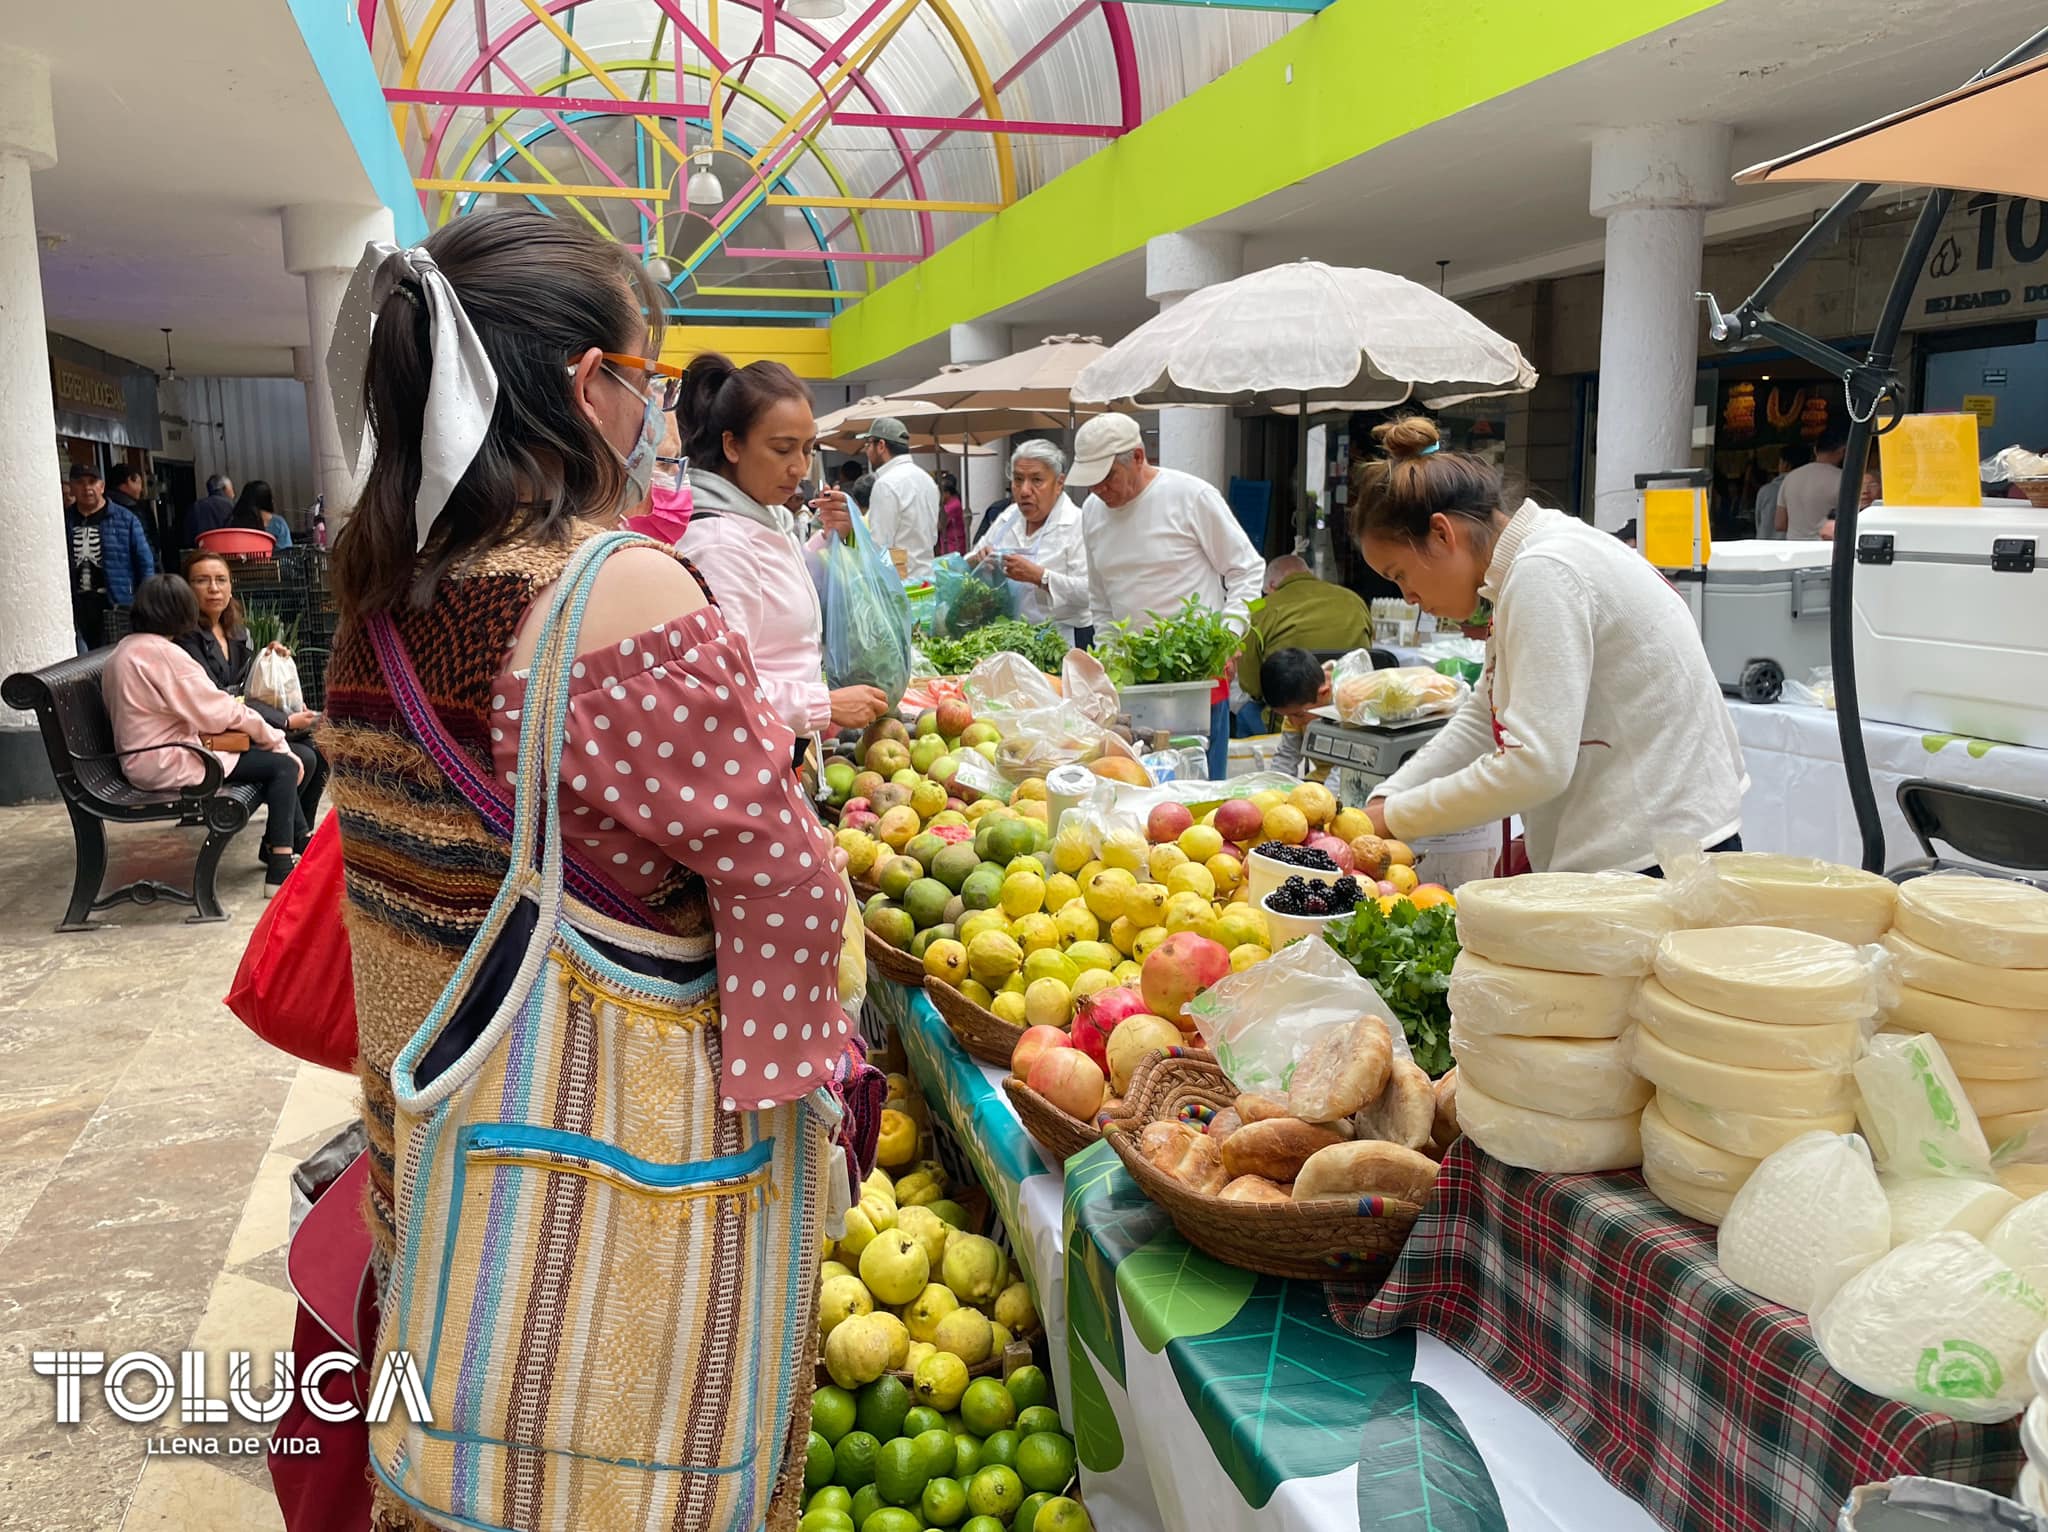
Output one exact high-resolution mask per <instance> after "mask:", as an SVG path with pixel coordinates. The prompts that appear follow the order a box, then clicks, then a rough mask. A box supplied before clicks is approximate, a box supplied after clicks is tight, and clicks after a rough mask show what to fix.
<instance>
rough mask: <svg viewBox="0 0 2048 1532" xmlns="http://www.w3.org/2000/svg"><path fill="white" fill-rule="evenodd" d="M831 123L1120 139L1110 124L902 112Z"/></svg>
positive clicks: (841, 117)
mask: <svg viewBox="0 0 2048 1532" xmlns="http://www.w3.org/2000/svg"><path fill="white" fill-rule="evenodd" d="M832 120H833V121H834V122H836V123H838V124H839V125H840V126H841V127H847V128H911V129H914V130H917V131H919V132H933V133H1017V134H1022V135H1026V136H1029V135H1033V134H1036V135H1038V136H1040V137H1044V138H1121V137H1122V136H1123V131H1124V130H1123V128H1122V127H1121V126H1119V125H1118V124H1116V123H1113V122H1035V121H1032V120H1030V119H1028V118H1018V117H999V118H996V119H994V120H990V119H988V118H985V117H913V116H909V115H906V114H905V113H902V112H835V113H834V114H833V116H832Z"/></svg>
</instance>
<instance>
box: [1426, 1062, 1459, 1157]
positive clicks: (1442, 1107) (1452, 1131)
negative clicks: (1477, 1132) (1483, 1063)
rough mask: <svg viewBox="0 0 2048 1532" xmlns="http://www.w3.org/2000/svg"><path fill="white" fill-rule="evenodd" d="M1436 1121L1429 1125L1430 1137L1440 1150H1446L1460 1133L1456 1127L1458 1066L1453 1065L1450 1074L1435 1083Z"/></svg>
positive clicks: (1456, 1139)
mask: <svg viewBox="0 0 2048 1532" xmlns="http://www.w3.org/2000/svg"><path fill="white" fill-rule="evenodd" d="M1435 1091H1436V1121H1435V1122H1434V1123H1432V1124H1431V1125H1430V1137H1431V1138H1433V1139H1435V1140H1436V1142H1437V1145H1438V1146H1439V1147H1440V1148H1444V1149H1448V1148H1450V1147H1451V1145H1452V1144H1454V1143H1456V1142H1457V1141H1458V1134H1459V1133H1460V1132H1461V1131H1462V1130H1461V1129H1460V1128H1459V1127H1458V1066H1457V1065H1455V1064H1453V1065H1452V1066H1451V1068H1450V1072H1449V1073H1447V1074H1445V1075H1444V1076H1443V1077H1442V1078H1440V1079H1439V1080H1438V1081H1437V1082H1436V1086H1435Z"/></svg>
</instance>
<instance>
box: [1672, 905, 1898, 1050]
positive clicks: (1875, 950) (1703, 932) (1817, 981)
mask: <svg viewBox="0 0 2048 1532" xmlns="http://www.w3.org/2000/svg"><path fill="white" fill-rule="evenodd" d="M1655 966H1656V971H1657V980H1658V982H1659V983H1660V984H1662V985H1663V986H1664V988H1666V989H1667V990H1669V991H1670V992H1671V993H1672V994H1674V995H1676V996H1677V997H1678V998H1679V999H1681V1000H1683V1001H1685V1002H1687V1003H1688V1004H1690V1005H1696V1006H1698V1007H1700V1008H1701V1009H1702V1010H1706V1011H1711V1012H1713V1013H1714V1014H1715V1015H1717V1016H1735V1017H1742V1018H1744V1019H1746V1020H1750V1021H1762V1022H1770V1023H1774V1024H1784V1025H1788V1026H1824V1025H1828V1024H1832V1023H1841V1022H1849V1023H1854V1024H1855V1025H1858V1026H1861V1027H1862V1028H1864V1030H1865V1031H1875V1030H1876V1029H1877V1023H1878V1018H1879V1016H1880V1014H1881V1013H1882V1012H1883V1011H1884V1009H1885V1008H1886V1007H1887V1006H1888V1005H1889V1004H1890V1003H1891V1000H1892V998H1893V994H1894V990H1893V989H1892V981H1891V958H1890V956H1889V955H1888V954H1887V953H1886V952H1885V950H1884V948H1882V947H1879V946H1876V945H1872V946H1868V947H1852V946H1850V945H1849V944H1848V943H1847V942H1840V941H1836V940H1835V939H1834V938H1833V937H1828V936H1815V935H1813V934H1812V933H1811V932H1807V931H1788V930H1785V929H1783V928H1781V927H1777V926H1703V927H1699V928H1696V929H1693V930H1686V931H1674V932H1672V933H1671V934H1670V935H1668V936H1666V937H1664V938H1663V939H1662V940H1661V941H1659V942H1658V944H1657V954H1656V958H1655Z"/></svg>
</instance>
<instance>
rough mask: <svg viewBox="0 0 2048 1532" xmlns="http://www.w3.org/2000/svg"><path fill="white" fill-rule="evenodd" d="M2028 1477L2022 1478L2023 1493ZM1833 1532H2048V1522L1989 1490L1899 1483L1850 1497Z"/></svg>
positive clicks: (1864, 1487) (1863, 1487) (1941, 1482)
mask: <svg viewBox="0 0 2048 1532" xmlns="http://www.w3.org/2000/svg"><path fill="white" fill-rule="evenodd" d="M2031 1472H2033V1469H2032V1466H2031V1465H2029V1467H2027V1468H2025V1469H2022V1470H2021V1472H2020V1488H2021V1490H2023V1491H2024V1490H2025V1488H2026V1484H2027V1475H2028V1474H2029V1473H2031ZM2022 1498H2024V1497H2022ZM1835 1532H2048V1517H2044V1516H2041V1515H2038V1514H2036V1512H2035V1511H2034V1510H2033V1509H2031V1508H2030V1507H2028V1506H2026V1505H2023V1504H2021V1503H2020V1502H2019V1501H2017V1500H2010V1499H2007V1498H2006V1497H2005V1496H2004V1495H1997V1494H1993V1493H1992V1492H1991V1491H1990V1490H1988V1489H1977V1488H1975V1487H1974V1486H1972V1485H1968V1484H1955V1483H1952V1482H1951V1481H1949V1480H1947V1479H1916V1478H1905V1477H1902V1478H1896V1479H1886V1480H1884V1481H1883V1482H1882V1483H1878V1484H1859V1485H1858V1486H1857V1487H1856V1488H1855V1489H1854V1490H1852V1491H1850V1494H1849V1499H1848V1501H1847V1502H1846V1503H1845V1504H1844V1505H1843V1506H1842V1514H1841V1515H1840V1517H1838V1518H1837V1519H1836V1521H1835Z"/></svg>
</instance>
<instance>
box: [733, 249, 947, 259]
mask: <svg viewBox="0 0 2048 1532" xmlns="http://www.w3.org/2000/svg"><path fill="white" fill-rule="evenodd" d="M725 253H726V254H727V255H734V256H738V257H739V258H740V259H741V260H743V261H906V262H907V261H921V260H923V259H924V257H923V256H921V255H919V254H918V253H917V252H916V251H915V250H743V249H741V248H739V247H738V246H736V245H727V246H726V247H725Z"/></svg>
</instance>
